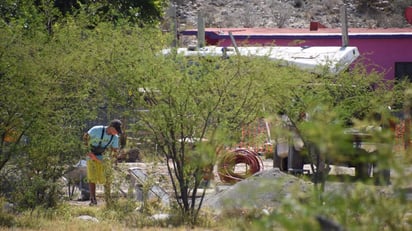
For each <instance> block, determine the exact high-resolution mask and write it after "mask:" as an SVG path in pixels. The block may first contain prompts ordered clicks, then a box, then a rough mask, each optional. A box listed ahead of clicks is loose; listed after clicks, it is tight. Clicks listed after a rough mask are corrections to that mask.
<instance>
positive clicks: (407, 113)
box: [403, 90, 412, 154]
mask: <svg viewBox="0 0 412 231" xmlns="http://www.w3.org/2000/svg"><path fill="white" fill-rule="evenodd" d="M411 101H412V91H411V90H407V91H406V92H405V104H404V109H403V110H404V111H403V113H404V120H405V121H404V123H405V131H404V134H403V142H404V144H403V145H404V148H405V152H406V153H407V154H409V146H410V145H409V142H410V139H411V109H412V107H411V106H412V105H411Z"/></svg>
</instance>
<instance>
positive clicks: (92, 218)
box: [77, 215, 99, 223]
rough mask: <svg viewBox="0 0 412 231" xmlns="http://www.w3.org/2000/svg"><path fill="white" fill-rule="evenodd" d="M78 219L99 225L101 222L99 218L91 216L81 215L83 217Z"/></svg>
mask: <svg viewBox="0 0 412 231" xmlns="http://www.w3.org/2000/svg"><path fill="white" fill-rule="evenodd" d="M77 219H79V220H84V221H92V222H96V223H99V220H98V219H97V218H95V217H92V216H89V215H81V216H78V217H77Z"/></svg>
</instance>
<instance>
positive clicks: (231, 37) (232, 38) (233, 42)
mask: <svg viewBox="0 0 412 231" xmlns="http://www.w3.org/2000/svg"><path fill="white" fill-rule="evenodd" d="M229 37H230V40H231V41H232V44H233V47H234V48H235V51H236V54H237V55H240V52H239V49H238V48H237V44H236V40H235V38H234V37H233V34H232V31H229Z"/></svg>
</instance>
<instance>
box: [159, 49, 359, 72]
mask: <svg viewBox="0 0 412 231" xmlns="http://www.w3.org/2000/svg"><path fill="white" fill-rule="evenodd" d="M237 49H238V51H239V54H240V55H243V56H258V57H268V58H269V59H272V60H274V61H279V62H280V63H281V64H283V65H293V66H296V67H297V68H301V69H304V70H308V71H311V72H315V73H323V72H324V71H325V69H324V68H327V69H328V70H329V72H330V73H332V74H337V73H339V72H340V71H342V70H344V69H346V68H347V67H348V66H349V65H350V64H351V63H353V62H354V61H355V60H356V59H357V58H358V57H359V51H358V49H357V47H338V46H314V47H296V46H290V47H289V46H271V47H266V46H265V47H238V48H237ZM224 50H226V55H227V56H233V55H237V52H236V49H235V48H234V47H218V46H207V47H202V48H198V49H191V48H178V49H177V53H178V54H182V55H184V56H222V55H223V51H224ZM170 52H171V49H165V50H163V54H169V53H170Z"/></svg>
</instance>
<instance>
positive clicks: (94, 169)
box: [87, 159, 110, 184]
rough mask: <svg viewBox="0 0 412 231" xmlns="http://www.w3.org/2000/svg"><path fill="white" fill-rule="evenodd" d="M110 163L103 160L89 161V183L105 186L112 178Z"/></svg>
mask: <svg viewBox="0 0 412 231" xmlns="http://www.w3.org/2000/svg"><path fill="white" fill-rule="evenodd" d="M108 162H110V161H108V160H106V159H103V160H101V161H96V160H92V159H89V160H87V181H88V182H89V183H95V184H105V183H106V182H107V178H108V177H110V173H109V172H110V164H109V163H108Z"/></svg>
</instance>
